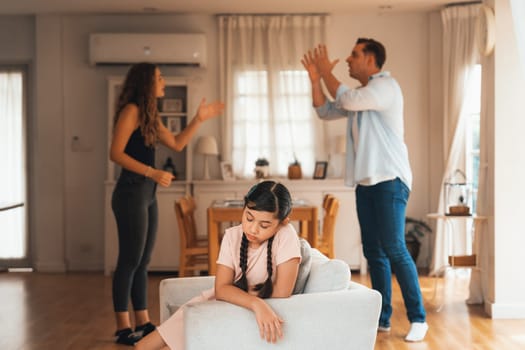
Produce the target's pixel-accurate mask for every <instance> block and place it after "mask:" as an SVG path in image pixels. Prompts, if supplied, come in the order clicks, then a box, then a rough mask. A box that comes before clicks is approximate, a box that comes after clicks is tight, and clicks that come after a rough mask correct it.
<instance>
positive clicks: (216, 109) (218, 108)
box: [197, 98, 224, 122]
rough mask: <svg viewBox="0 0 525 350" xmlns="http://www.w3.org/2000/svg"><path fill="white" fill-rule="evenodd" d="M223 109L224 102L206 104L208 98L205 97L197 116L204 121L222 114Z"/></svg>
mask: <svg viewBox="0 0 525 350" xmlns="http://www.w3.org/2000/svg"><path fill="white" fill-rule="evenodd" d="M223 111H224V103H222V102H217V101H216V102H212V103H208V104H206V98H203V99H202V100H201V103H200V104H199V108H198V109H197V118H198V120H199V121H201V122H203V121H206V120H208V119H211V118H214V117H216V116H218V115H220V114H221V113H222V112H223Z"/></svg>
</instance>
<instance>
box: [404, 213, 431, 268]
mask: <svg viewBox="0 0 525 350" xmlns="http://www.w3.org/2000/svg"><path fill="white" fill-rule="evenodd" d="M431 233H432V229H431V228H430V226H428V225H427V223H426V222H424V221H422V220H417V219H414V218H411V217H408V216H407V217H406V218H405V243H406V245H407V249H408V251H409V253H410V256H412V259H414V262H416V261H417V257H418V256H419V249H420V247H421V242H422V239H423V237H425V235H427V234H431Z"/></svg>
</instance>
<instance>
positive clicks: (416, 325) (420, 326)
mask: <svg viewBox="0 0 525 350" xmlns="http://www.w3.org/2000/svg"><path fill="white" fill-rule="evenodd" d="M427 331H428V324H427V323H426V322H412V323H411V324H410V331H409V332H408V334H407V336H406V337H405V340H406V341H410V342H417V341H422V340H423V339H424V338H425V335H426V334H427Z"/></svg>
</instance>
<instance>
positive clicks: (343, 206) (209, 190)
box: [192, 179, 366, 273]
mask: <svg viewBox="0 0 525 350" xmlns="http://www.w3.org/2000/svg"><path fill="white" fill-rule="evenodd" d="M278 181H280V182H281V183H283V184H284V185H285V186H286V187H287V188H288V189H289V190H290V192H291V194H292V197H293V199H294V200H298V199H302V200H306V201H308V202H309V203H312V204H316V205H317V206H318V213H319V229H320V230H321V229H322V227H321V225H322V218H323V208H322V203H323V197H324V195H325V194H328V193H330V194H333V195H334V196H336V197H337V198H338V199H339V200H340V207H339V214H338V216H337V223H336V228H335V238H334V239H335V255H336V258H338V259H341V260H344V261H345V262H346V263H348V265H349V266H350V268H351V269H352V270H357V269H358V270H360V271H361V273H366V261H365V259H364V257H363V253H362V248H361V234H360V229H359V222H358V220H357V212H356V208H355V193H354V188H351V187H346V186H344V184H343V180H342V179H324V180H312V179H304V180H288V179H278ZM256 182H257V180H238V181H222V180H211V181H205V180H201V181H198V180H194V181H193V182H192V184H193V195H194V196H195V200H196V202H197V212H196V218H195V219H196V221H197V230H198V231H199V232H203V233H204V234H206V230H207V215H206V210H207V208H208V207H209V206H210V204H211V203H212V202H213V201H214V200H222V199H242V198H243V197H244V195H245V194H246V193H247V192H248V190H249V189H250V187H251V186H253V185H254V184H255V183H256ZM319 232H321V231H319Z"/></svg>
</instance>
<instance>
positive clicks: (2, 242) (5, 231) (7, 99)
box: [0, 72, 26, 259]
mask: <svg viewBox="0 0 525 350" xmlns="http://www.w3.org/2000/svg"><path fill="white" fill-rule="evenodd" d="M22 83H23V75H22V73H21V72H0V159H1V160H2V170H1V171H0V207H7V206H11V205H15V204H20V203H24V202H25V196H26V194H25V188H26V186H25V174H24V171H25V155H24V153H25V152H24V127H23V126H24V122H23V120H24V119H23V107H22V106H23V90H22V88H23V86H22ZM25 240H26V235H25V208H24V207H18V208H15V209H10V210H6V211H0V258H1V259H10V258H23V257H25V255H26V251H25V249H26V241H25Z"/></svg>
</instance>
